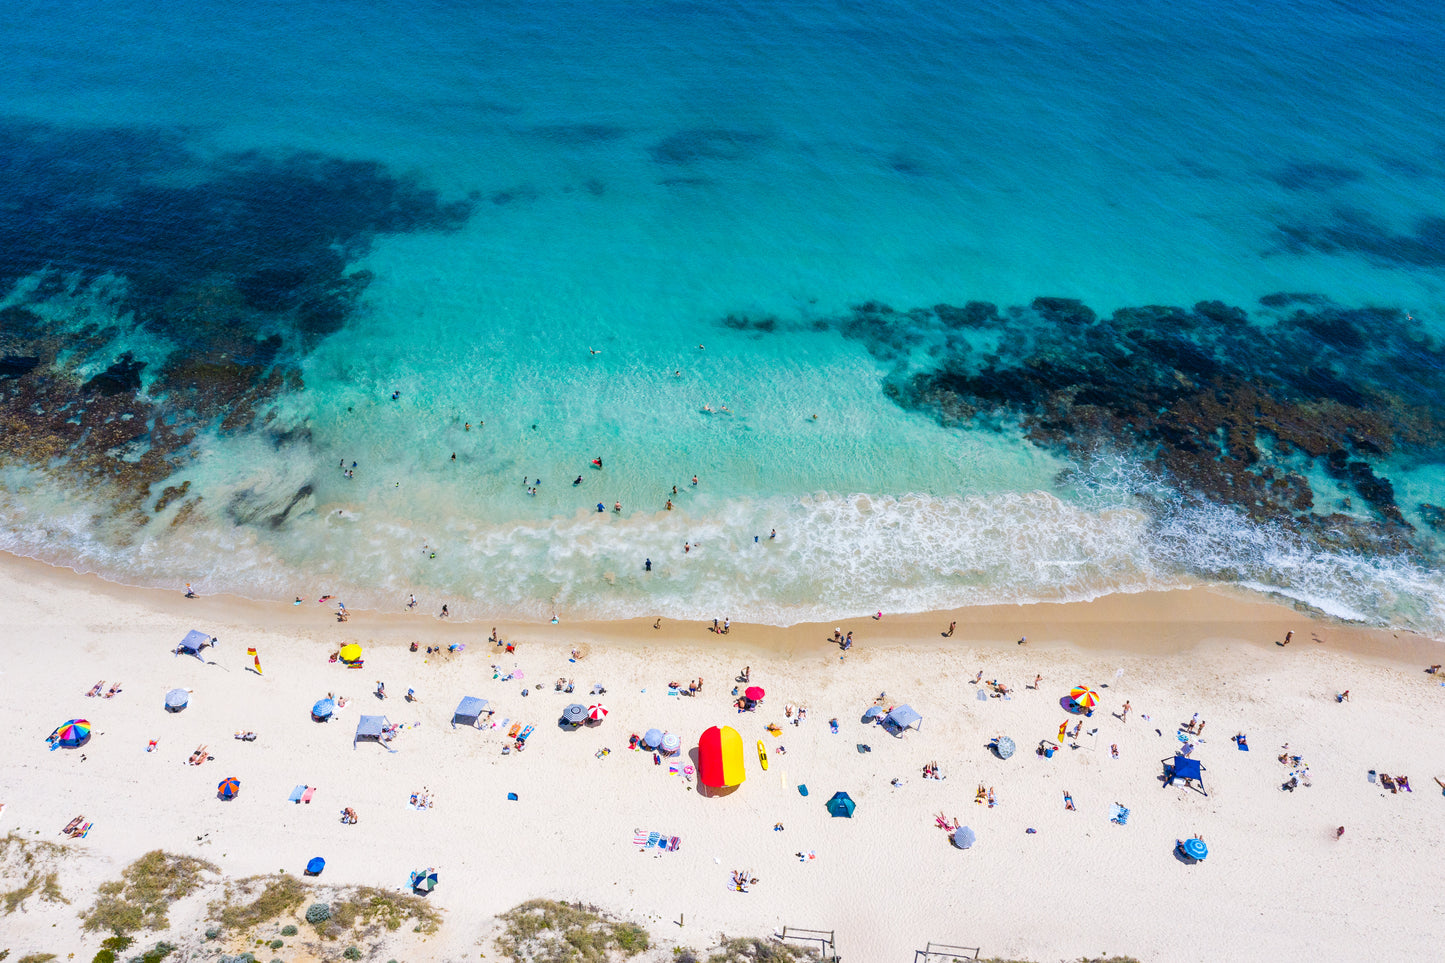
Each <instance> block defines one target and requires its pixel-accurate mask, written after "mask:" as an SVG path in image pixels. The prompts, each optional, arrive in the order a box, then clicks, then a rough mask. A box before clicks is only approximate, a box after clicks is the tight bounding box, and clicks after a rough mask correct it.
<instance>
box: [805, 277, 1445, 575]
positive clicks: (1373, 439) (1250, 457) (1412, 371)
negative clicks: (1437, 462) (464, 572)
mask: <svg viewBox="0 0 1445 963" xmlns="http://www.w3.org/2000/svg"><path fill="white" fill-rule="evenodd" d="M1264 306H1265V308H1266V309H1267V310H1268V311H1271V312H1276V313H1279V314H1281V315H1282V316H1281V317H1278V318H1276V319H1274V323H1273V324H1268V323H1261V322H1259V321H1256V320H1254V319H1252V318H1251V316H1250V315H1249V313H1248V312H1246V311H1245V310H1243V309H1242V308H1239V307H1236V306H1232V305H1228V304H1224V303H1222V302H1219V301H1204V302H1200V303H1199V304H1196V305H1195V306H1194V307H1193V308H1182V307H1173V306H1161V305H1155V306H1145V307H1138V308H1122V309H1120V310H1118V311H1116V312H1114V314H1113V315H1112V316H1110V317H1108V318H1100V317H1098V316H1097V315H1096V313H1095V312H1094V311H1093V310H1091V309H1090V308H1089V307H1088V306H1087V305H1085V304H1083V303H1081V302H1079V301H1075V300H1072V299H1063V298H1039V299H1036V300H1035V301H1034V302H1033V303H1032V304H1031V305H1030V306H1029V307H1028V308H1010V309H1008V310H1007V311H1005V312H1002V314H1000V312H998V311H997V310H996V309H995V308H994V307H993V306H992V305H987V304H983V303H980V302H970V304H969V305H967V306H965V307H964V308H955V307H952V306H949V305H935V306H934V307H933V308H932V309H930V310H929V311H928V312H919V311H917V310H915V311H911V312H899V311H897V310H895V309H893V308H891V307H889V306H887V305H882V304H878V303H876V302H869V303H866V304H862V305H859V306H858V307H856V308H854V309H853V310H852V311H850V312H849V313H847V314H845V315H843V316H841V317H838V318H835V319H833V320H832V321H831V323H830V324H829V325H828V326H829V327H833V328H836V330H838V331H839V333H841V334H842V335H843V336H844V337H848V338H853V339H856V340H859V341H860V342H862V343H863V344H864V346H865V347H867V349H868V350H869V351H870V352H872V353H873V354H875V355H878V356H880V357H893V356H896V355H897V354H898V353H899V352H900V351H901V350H902V349H903V348H905V347H906V346H908V345H911V344H914V343H917V342H918V341H919V340H927V339H929V338H932V337H934V329H936V330H937V332H940V333H943V334H944V336H945V337H946V332H947V331H948V330H950V329H957V328H960V327H970V328H974V329H977V330H979V331H980V332H982V333H986V334H989V335H992V336H994V337H995V338H996V344H997V347H996V348H995V349H994V350H993V351H992V352H991V353H989V354H987V355H984V356H978V355H970V354H969V353H968V351H967V346H966V345H964V344H962V343H958V344H957V345H956V346H955V347H954V348H953V349H951V350H938V351H934V352H932V354H931V356H930V358H929V360H928V362H927V363H926V364H925V365H923V367H922V368H921V369H918V370H914V371H913V372H912V373H911V374H910V375H909V376H908V377H899V376H898V372H897V371H895V372H894V373H893V374H891V375H890V376H889V377H888V378H887V379H886V381H885V384H884V391H885V393H886V394H887V395H888V396H889V397H890V398H891V399H893V400H894V401H895V402H896V403H898V404H899V405H902V406H904V407H909V408H916V409H921V410H927V411H930V412H932V413H933V414H934V415H935V416H936V417H937V418H938V419H939V420H940V421H941V422H944V423H947V424H963V423H968V422H970V421H978V420H987V421H989V422H998V421H1001V420H1005V419H1007V420H1013V421H1016V422H1017V423H1019V424H1021V425H1022V426H1023V428H1024V430H1025V431H1026V432H1027V434H1028V437H1030V438H1031V439H1033V440H1034V441H1035V442H1036V443H1037V444H1039V445H1042V446H1044V447H1048V448H1053V449H1057V450H1061V451H1064V452H1067V453H1070V454H1072V455H1074V456H1076V457H1087V456H1088V455H1089V454H1090V453H1092V452H1094V451H1096V450H1098V449H1099V447H1100V446H1105V447H1111V448H1119V447H1122V448H1125V449H1128V450H1131V451H1133V452H1134V453H1136V454H1137V455H1138V456H1139V457H1140V458H1142V459H1143V460H1144V461H1145V462H1146V463H1148V464H1151V465H1153V466H1154V467H1155V468H1156V469H1157V470H1159V471H1160V472H1162V473H1163V474H1165V475H1166V476H1168V477H1171V478H1174V479H1175V480H1176V481H1177V482H1178V483H1179V484H1180V486H1181V487H1182V488H1184V489H1185V490H1186V491H1188V492H1192V493H1194V494H1195V495H1197V496H1199V497H1203V498H1206V499H1209V500H1211V501H1218V502H1224V503H1229V504H1233V505H1235V506H1238V507H1239V508H1240V509H1242V510H1243V511H1245V512H1246V513H1247V514H1248V515H1250V516H1251V517H1253V518H1255V519H1257V520H1275V521H1289V522H1291V523H1292V524H1293V526H1296V527H1303V528H1305V529H1307V530H1308V531H1310V532H1311V533H1313V534H1314V535H1315V536H1316V537H1318V538H1321V539H1323V540H1324V541H1326V542H1327V543H1330V544H1336V545H1341V546H1355V547H1361V546H1368V547H1371V548H1379V547H1381V546H1389V547H1391V548H1394V549H1397V550H1400V549H1410V548H1412V547H1418V546H1414V545H1413V542H1412V534H1413V529H1412V528H1411V526H1410V525H1409V523H1408V522H1407V521H1406V519H1405V518H1404V515H1403V513H1402V512H1401V511H1400V508H1399V506H1398V505H1397V504H1396V500H1395V492H1394V487H1393V485H1392V484H1391V483H1390V481H1389V479H1388V478H1386V477H1384V475H1383V474H1382V473H1381V466H1382V459H1384V458H1386V457H1389V456H1391V455H1392V454H1393V453H1397V452H1399V451H1401V450H1408V451H1410V452H1412V453H1414V454H1416V455H1417V456H1418V457H1438V453H1439V452H1440V451H1441V450H1442V448H1445V386H1442V384H1441V380H1440V378H1439V373H1440V372H1441V371H1442V370H1445V349H1442V347H1441V346H1440V345H1439V344H1438V343H1436V342H1435V341H1434V340H1433V339H1431V338H1430V337H1429V336H1428V335H1426V334H1425V333H1424V332H1423V330H1422V329H1421V328H1420V326H1419V325H1418V323H1416V322H1414V321H1413V319H1411V318H1410V317H1409V316H1408V315H1406V314H1405V313H1404V312H1401V311H1396V310H1393V309H1380V308H1345V307H1342V306H1339V305H1335V304H1333V303H1331V302H1329V301H1328V300H1327V299H1324V298H1322V297H1319V296H1315V295H1305V294H1290V295H1273V296H1269V297H1268V298H1266V299H1265V301H1264ZM949 343H950V342H944V344H949ZM1266 436H1267V438H1268V439H1269V443H1268V444H1266V442H1265V438H1266ZM1291 453H1297V454H1296V455H1295V456H1293V457H1297V458H1303V459H1304V460H1306V461H1309V460H1323V461H1322V462H1320V464H1321V465H1322V467H1324V468H1325V469H1326V470H1327V471H1328V472H1329V473H1330V474H1331V475H1332V476H1334V477H1335V478H1336V479H1338V480H1339V481H1340V482H1342V483H1343V484H1345V485H1347V486H1349V487H1350V488H1351V489H1352V490H1353V491H1354V492H1355V493H1356V494H1357V495H1358V496H1359V497H1360V499H1361V500H1362V501H1363V502H1364V503H1365V504H1366V505H1367V506H1368V507H1369V509H1370V512H1371V517H1370V518H1366V519H1359V518H1351V517H1345V516H1340V515H1336V514H1329V507H1328V506H1325V505H1322V504H1320V502H1319V499H1318V498H1317V497H1316V493H1315V492H1314V491H1312V489H1311V487H1310V484H1309V482H1308V481H1307V479H1306V478H1305V476H1304V475H1303V474H1301V473H1300V472H1299V471H1297V470H1294V469H1293V468H1291V467H1290V465H1291V464H1293V461H1292V456H1291Z"/></svg>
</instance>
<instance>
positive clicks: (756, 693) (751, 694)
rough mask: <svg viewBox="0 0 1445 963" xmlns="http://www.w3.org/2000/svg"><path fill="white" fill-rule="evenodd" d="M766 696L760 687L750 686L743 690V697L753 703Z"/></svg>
mask: <svg viewBox="0 0 1445 963" xmlns="http://www.w3.org/2000/svg"><path fill="white" fill-rule="evenodd" d="M766 694H767V693H765V692H764V691H763V688H762V686H756V685H751V686H748V687H747V688H746V689H744V690H743V695H744V696H746V697H747V698H748V699H750V700H752V701H753V702H757V701H759V700H760V699H762V697H763V696H764V695H766Z"/></svg>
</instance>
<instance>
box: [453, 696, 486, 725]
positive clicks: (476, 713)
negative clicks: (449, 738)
mask: <svg viewBox="0 0 1445 963" xmlns="http://www.w3.org/2000/svg"><path fill="white" fill-rule="evenodd" d="M490 704H491V703H489V702H487V700H486V699H478V698H477V697H476V696H463V697H462V701H461V702H459V703H457V711H456V712H453V713H452V728H453V729H455V728H456V727H457V723H458V722H462V723H464V724H466V725H469V726H476V725H477V724H478V723H479V722H480V721H481V718H482V716H483V715H484V714H485V713H486V711H487V706H488V705H490Z"/></svg>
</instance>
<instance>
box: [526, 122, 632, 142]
mask: <svg viewBox="0 0 1445 963" xmlns="http://www.w3.org/2000/svg"><path fill="white" fill-rule="evenodd" d="M525 132H526V133H527V134H529V135H531V136H533V137H536V138H538V139H539V140H545V141H547V142H548V143H551V144H560V145H562V146H564V147H590V146H592V145H594V144H606V143H609V142H611V141H614V140H620V139H622V138H623V137H626V136H627V135H628V133H630V132H629V131H628V129H627V128H626V127H619V126H617V125H616V124H540V125H538V126H536V127H528V128H526V131H525Z"/></svg>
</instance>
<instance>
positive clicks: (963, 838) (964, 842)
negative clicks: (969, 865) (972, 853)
mask: <svg viewBox="0 0 1445 963" xmlns="http://www.w3.org/2000/svg"><path fill="white" fill-rule="evenodd" d="M976 842H978V834H977V833H975V832H974V831H973V830H972V829H969V828H968V827H967V826H960V827H958V828H957V829H955V830H954V831H953V845H955V846H957V847H958V848H959V849H967V848H968V847H970V846H972V845H973V844H974V843H976Z"/></svg>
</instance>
